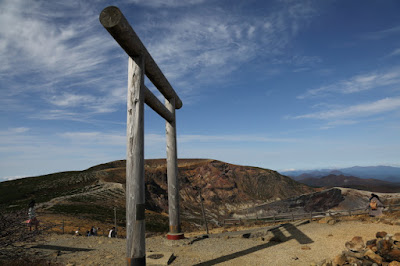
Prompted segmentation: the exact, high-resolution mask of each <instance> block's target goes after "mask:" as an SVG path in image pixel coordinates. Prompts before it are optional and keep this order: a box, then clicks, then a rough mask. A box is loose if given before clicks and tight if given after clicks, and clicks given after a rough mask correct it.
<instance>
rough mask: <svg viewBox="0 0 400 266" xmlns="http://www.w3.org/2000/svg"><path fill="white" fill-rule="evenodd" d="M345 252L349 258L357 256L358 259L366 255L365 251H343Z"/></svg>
mask: <svg viewBox="0 0 400 266" xmlns="http://www.w3.org/2000/svg"><path fill="white" fill-rule="evenodd" d="M343 254H344V255H345V256H346V257H347V258H349V257H353V258H357V259H362V258H363V257H364V253H363V252H357V251H349V250H348V251H343Z"/></svg>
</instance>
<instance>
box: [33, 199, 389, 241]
mask: <svg viewBox="0 0 400 266" xmlns="http://www.w3.org/2000/svg"><path fill="white" fill-rule="evenodd" d="M35 203H36V202H35V200H34V199H32V200H31V201H30V202H29V205H28V217H29V220H27V221H26V223H27V225H28V226H29V231H32V227H33V226H34V227H35V230H37V229H38V225H39V220H38V219H37V218H36V213H35ZM384 207H385V206H384V205H383V203H382V201H381V200H380V198H379V196H378V195H376V194H374V193H372V194H371V197H370V198H369V204H368V207H367V209H368V213H369V216H371V217H376V216H381V215H382V211H383V208H384ZM99 229H100V228H96V227H94V226H92V228H91V229H90V231H87V232H86V236H97V232H98V230H99ZM75 234H77V235H80V233H79V229H78V230H77V231H76V232H75ZM108 237H110V238H113V237H117V230H116V228H115V227H113V228H112V229H111V230H110V231H109V232H108Z"/></svg>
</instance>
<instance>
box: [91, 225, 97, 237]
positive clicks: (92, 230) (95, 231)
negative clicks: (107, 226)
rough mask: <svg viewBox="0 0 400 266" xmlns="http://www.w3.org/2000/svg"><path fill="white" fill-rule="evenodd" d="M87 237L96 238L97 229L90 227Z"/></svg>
mask: <svg viewBox="0 0 400 266" xmlns="http://www.w3.org/2000/svg"><path fill="white" fill-rule="evenodd" d="M89 236H97V229H96V227H94V226H92V228H91V229H90V232H89Z"/></svg>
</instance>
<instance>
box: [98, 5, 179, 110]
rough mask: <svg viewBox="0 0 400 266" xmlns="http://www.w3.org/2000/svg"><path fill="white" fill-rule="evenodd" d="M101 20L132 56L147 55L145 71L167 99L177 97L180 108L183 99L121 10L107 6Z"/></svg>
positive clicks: (176, 102) (177, 106)
mask: <svg viewBox="0 0 400 266" xmlns="http://www.w3.org/2000/svg"><path fill="white" fill-rule="evenodd" d="M99 20H100V23H101V24H102V25H103V27H104V28H105V29H106V30H107V31H108V32H109V33H110V34H111V36H113V38H114V39H115V40H116V41H117V42H118V44H119V45H120V46H121V47H122V49H124V50H125V52H126V53H127V54H128V55H129V56H130V57H136V56H139V55H143V56H144V57H145V71H146V72H145V73H146V75H147V77H148V78H149V79H150V81H151V82H153V84H154V85H155V86H156V87H157V89H158V90H159V91H160V92H161V93H162V94H163V95H164V96H165V98H166V99H172V98H173V99H175V108H176V109H180V108H181V107H182V101H181V99H179V97H178V95H177V94H176V92H175V91H174V89H173V88H172V86H171V84H170V83H169V82H168V80H167V79H166V78H165V76H164V74H163V73H162V72H161V70H160V68H159V67H158V65H157V64H156V62H155V61H154V59H153V58H152V57H151V55H150V54H149V52H148V51H147V49H146V47H145V46H144V45H143V43H142V41H141V40H140V39H139V37H138V36H137V34H136V33H135V31H134V30H133V29H132V27H131V25H130V24H129V22H128V21H127V19H126V18H125V16H124V15H123V14H122V12H121V10H119V9H118V7H115V6H109V7H106V8H105V9H103V11H101V13H100V17H99Z"/></svg>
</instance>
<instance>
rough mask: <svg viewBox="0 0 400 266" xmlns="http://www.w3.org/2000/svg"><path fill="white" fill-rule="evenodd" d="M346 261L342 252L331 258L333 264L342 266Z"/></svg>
mask: <svg viewBox="0 0 400 266" xmlns="http://www.w3.org/2000/svg"><path fill="white" fill-rule="evenodd" d="M346 261H347V259H346V256H345V255H344V254H340V255H337V256H336V257H335V258H334V259H333V264H334V265H339V266H342V265H344V264H345V263H346Z"/></svg>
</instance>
